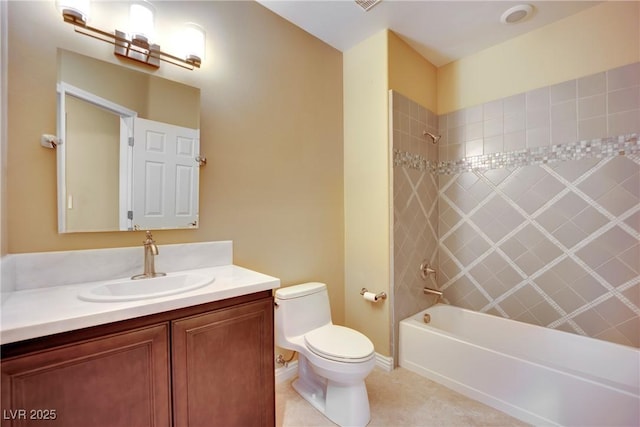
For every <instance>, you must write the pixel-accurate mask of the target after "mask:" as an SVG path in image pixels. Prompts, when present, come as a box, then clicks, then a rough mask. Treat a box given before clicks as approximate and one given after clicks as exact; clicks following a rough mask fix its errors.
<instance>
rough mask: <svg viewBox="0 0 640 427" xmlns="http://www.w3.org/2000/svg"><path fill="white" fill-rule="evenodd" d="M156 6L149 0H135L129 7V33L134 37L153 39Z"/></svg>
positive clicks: (146, 39)
mask: <svg viewBox="0 0 640 427" xmlns="http://www.w3.org/2000/svg"><path fill="white" fill-rule="evenodd" d="M153 15H154V8H153V6H152V5H151V3H149V2H147V1H135V2H133V3H131V8H130V9H129V34H130V35H131V37H132V38H133V39H143V40H145V41H149V40H151V39H153V36H154V29H153Z"/></svg>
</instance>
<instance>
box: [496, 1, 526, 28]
mask: <svg viewBox="0 0 640 427" xmlns="http://www.w3.org/2000/svg"><path fill="white" fill-rule="evenodd" d="M532 13H533V6H531V5H530V4H519V5H518V6H513V7H511V8H509V9H507V10H506V11H505V12H504V13H503V14H502V16H501V17H500V22H502V23H503V24H515V23H517V22H522V21H524V20H526V19H527V18H529V17H530V16H531V14H532Z"/></svg>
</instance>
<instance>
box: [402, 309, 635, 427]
mask: <svg viewBox="0 0 640 427" xmlns="http://www.w3.org/2000/svg"><path fill="white" fill-rule="evenodd" d="M424 313H429V314H430V315H431V322H430V323H429V324H425V323H424V321H423V317H424ZM399 364H400V366H402V367H403V368H406V369H408V370H411V371H414V372H416V373H418V374H421V375H423V376H425V377H427V378H429V379H431V380H433V381H436V382H438V383H440V384H443V385H445V386H447V387H449V388H451V389H453V390H455V391H457V392H459V393H461V394H464V395H466V396H468V397H470V398H472V399H475V400H478V401H480V402H483V403H485V404H487V405H489V406H492V407H494V408H496V409H498V410H500V411H502V412H505V413H507V414H510V415H512V416H514V417H516V418H519V419H521V420H522V421H525V422H527V423H531V424H535V425H564V426H638V425H640V351H639V350H638V349H635V348H632V347H627V346H623V345H618V344H613V343H609V342H606V341H601V340H596V339H593V338H587V337H583V336H580V335H575V334H570V333H567V332H562V331H557V330H553V329H549V328H543V327H540V326H534V325H529V324H526V323H522V322H516V321H513V320H508V319H504V318H501V317H497V316H491V315H488V314H483V313H479V312H475V311H470V310H465V309H462V308H458V307H453V306H448V305H443V304H437V305H435V306H433V307H431V308H429V309H427V310H425V311H422V312H420V313H418V314H416V315H414V316H412V317H410V318H407V319H404V320H403V321H401V322H400V348H399Z"/></svg>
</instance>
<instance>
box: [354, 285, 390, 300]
mask: <svg viewBox="0 0 640 427" xmlns="http://www.w3.org/2000/svg"><path fill="white" fill-rule="evenodd" d="M360 295H362V296H363V297H364V299H366V300H369V301H372V302H377V301H378V300H381V299H387V293H386V292H379V293H377V294H374V293H372V292H369V291H368V290H367V288H362V289H361V290H360Z"/></svg>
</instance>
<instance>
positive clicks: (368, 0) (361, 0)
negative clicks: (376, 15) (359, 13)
mask: <svg viewBox="0 0 640 427" xmlns="http://www.w3.org/2000/svg"><path fill="white" fill-rule="evenodd" d="M381 1H382V0H355V2H356V4H357V5H358V6H360V7H361V8H363V9H364V10H365V11H366V12H368V11H369V10H371V8H372V7H373V6H375V5H377V4H378V3H380V2H381Z"/></svg>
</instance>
